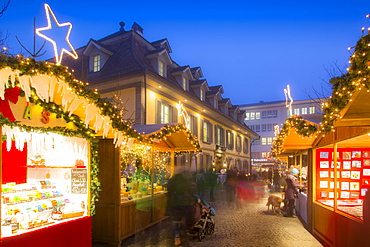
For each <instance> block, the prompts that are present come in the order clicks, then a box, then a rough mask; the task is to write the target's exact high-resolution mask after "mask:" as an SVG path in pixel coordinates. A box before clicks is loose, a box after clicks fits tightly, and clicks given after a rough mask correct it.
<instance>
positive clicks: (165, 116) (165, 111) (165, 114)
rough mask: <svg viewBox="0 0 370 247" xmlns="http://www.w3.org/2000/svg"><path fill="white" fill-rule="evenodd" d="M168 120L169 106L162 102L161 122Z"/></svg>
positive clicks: (167, 121)
mask: <svg viewBox="0 0 370 247" xmlns="http://www.w3.org/2000/svg"><path fill="white" fill-rule="evenodd" d="M169 122H170V106H169V105H166V104H162V109H161V123H169Z"/></svg>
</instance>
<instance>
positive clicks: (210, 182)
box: [206, 168, 218, 201]
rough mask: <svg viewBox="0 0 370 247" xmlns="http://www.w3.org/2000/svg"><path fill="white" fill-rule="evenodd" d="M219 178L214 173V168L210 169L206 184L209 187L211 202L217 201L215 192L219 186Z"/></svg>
mask: <svg viewBox="0 0 370 247" xmlns="http://www.w3.org/2000/svg"><path fill="white" fill-rule="evenodd" d="M217 178H218V175H217V174H216V173H214V172H213V169H212V168H210V169H209V170H208V172H207V173H206V184H207V186H208V187H209V199H210V200H211V201H214V200H215V197H214V193H213V192H214V189H215V186H216V184H217Z"/></svg>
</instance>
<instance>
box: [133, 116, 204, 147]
mask: <svg viewBox="0 0 370 247" xmlns="http://www.w3.org/2000/svg"><path fill="white" fill-rule="evenodd" d="M132 128H133V129H134V130H136V131H137V132H138V133H139V134H140V135H142V137H143V140H144V141H145V140H146V141H148V142H151V143H152V144H153V145H155V146H158V147H162V148H165V149H172V150H174V151H175V152H199V151H201V150H200V146H199V142H198V140H197V138H196V137H195V136H193V134H192V133H191V131H190V130H189V129H187V128H186V127H185V126H184V125H182V124H180V123H169V124H147V125H133V126H132Z"/></svg>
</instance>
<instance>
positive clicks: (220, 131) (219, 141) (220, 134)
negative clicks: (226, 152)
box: [216, 126, 224, 146]
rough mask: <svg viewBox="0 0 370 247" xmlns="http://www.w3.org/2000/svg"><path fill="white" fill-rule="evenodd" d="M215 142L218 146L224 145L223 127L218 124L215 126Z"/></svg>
mask: <svg viewBox="0 0 370 247" xmlns="http://www.w3.org/2000/svg"><path fill="white" fill-rule="evenodd" d="M216 144H217V145H219V146H223V145H224V129H223V128H222V127H220V126H216Z"/></svg>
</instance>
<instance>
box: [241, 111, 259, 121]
mask: <svg viewBox="0 0 370 247" xmlns="http://www.w3.org/2000/svg"><path fill="white" fill-rule="evenodd" d="M260 118H261V113H260V112H247V113H246V114H245V120H255V119H260Z"/></svg>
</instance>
